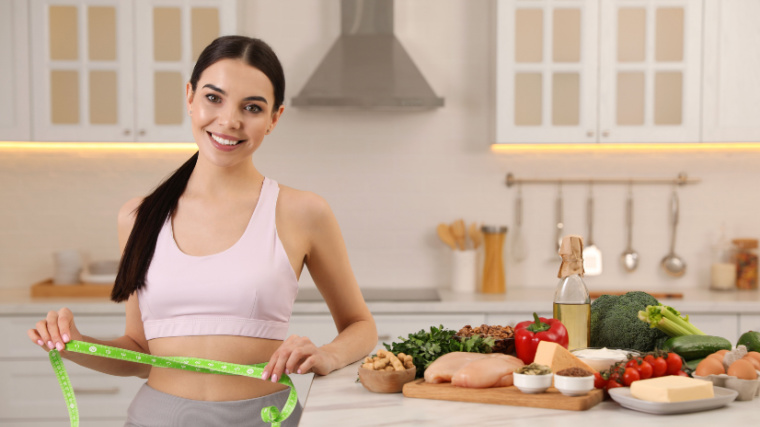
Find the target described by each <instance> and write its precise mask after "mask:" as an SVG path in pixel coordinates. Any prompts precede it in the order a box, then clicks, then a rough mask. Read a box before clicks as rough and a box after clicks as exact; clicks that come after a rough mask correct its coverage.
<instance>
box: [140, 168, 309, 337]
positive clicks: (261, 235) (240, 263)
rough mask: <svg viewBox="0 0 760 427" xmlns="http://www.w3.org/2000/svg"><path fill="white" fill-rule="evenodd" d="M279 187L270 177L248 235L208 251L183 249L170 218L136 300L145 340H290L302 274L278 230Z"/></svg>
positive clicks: (266, 180) (159, 239)
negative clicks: (201, 337)
mask: <svg viewBox="0 0 760 427" xmlns="http://www.w3.org/2000/svg"><path fill="white" fill-rule="evenodd" d="M279 193H280V188H279V186H278V185H277V182H276V181H274V180H271V179H268V178H264V183H263V185H262V187H261V194H260V195H259V201H258V202H257V204H256V208H255V209H254V211H253V215H251V220H250V221H249V222H248V226H247V227H246V229H245V232H244V233H243V236H242V237H241V238H240V240H238V241H237V242H236V243H235V244H234V245H232V247H230V248H229V249H227V250H224V251H222V252H219V253H216V254H213V255H207V256H191V255H187V254H185V253H184V252H182V251H181V250H180V249H179V247H178V246H177V243H176V241H175V240H174V235H173V231H172V226H171V218H168V219H167V220H166V222H165V223H164V226H163V228H162V229H161V232H160V233H159V235H158V239H157V241H156V251H155V253H154V254H153V260H152V261H151V264H150V267H149V269H148V273H147V276H146V281H145V282H146V283H145V287H144V288H143V289H141V290H140V291H139V292H138V301H139V304H140V311H141V315H142V320H143V325H144V329H145V338H146V339H149V340H150V339H153V338H161V337H176V336H189V335H238V336H246V337H256V338H268V339H276V340H284V339H285V338H286V336H287V333H288V323H289V321H290V315H291V313H292V311H293V301H295V299H296V294H297V293H298V279H297V278H296V275H295V272H294V271H293V267H292V266H291V265H290V261H289V260H288V256H287V254H286V253H285V249H284V248H283V246H282V242H281V241H280V238H279V237H278V235H277V228H276V225H275V207H276V205H277V196H278V195H279Z"/></svg>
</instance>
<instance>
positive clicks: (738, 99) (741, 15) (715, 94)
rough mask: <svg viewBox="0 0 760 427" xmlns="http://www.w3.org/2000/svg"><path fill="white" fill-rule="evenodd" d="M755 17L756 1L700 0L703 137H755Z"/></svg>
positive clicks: (758, 54) (758, 12)
mask: <svg viewBox="0 0 760 427" xmlns="http://www.w3.org/2000/svg"><path fill="white" fill-rule="evenodd" d="M758 17H760V2H758V1H757V0H731V1H727V0H705V27H704V59H705V60H704V85H703V86H702V103H703V104H702V112H703V114H702V117H703V123H702V139H703V140H704V141H705V142H758V141H760V120H759V118H760V79H759V78H758V76H760V50H759V49H758V46H760V25H758V22H757V21H758Z"/></svg>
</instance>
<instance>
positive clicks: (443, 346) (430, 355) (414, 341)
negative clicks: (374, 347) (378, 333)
mask: <svg viewBox="0 0 760 427" xmlns="http://www.w3.org/2000/svg"><path fill="white" fill-rule="evenodd" d="M455 335H456V331H454V330H451V329H446V328H444V327H443V325H440V326H439V327H437V328H436V327H435V326H431V327H430V332H425V330H424V329H420V331H419V332H416V333H413V334H409V336H408V337H407V338H404V337H398V338H399V339H400V340H401V342H393V343H391V344H387V343H383V346H385V349H386V350H388V351H390V352H392V353H394V354H398V353H404V354H408V355H410V356H412V360H413V361H414V366H416V367H417V378H422V376H423V375H424V374H425V369H427V367H428V366H430V364H431V363H433V362H434V361H435V360H436V359H438V358H439V357H441V356H443V355H444V354H446V353H451V352H453V351H466V352H469V353H491V351H492V350H493V346H494V339H493V337H487V338H483V337H481V336H477V335H476V336H472V337H468V338H465V337H456V336H455Z"/></svg>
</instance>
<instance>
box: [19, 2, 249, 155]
mask: <svg viewBox="0 0 760 427" xmlns="http://www.w3.org/2000/svg"><path fill="white" fill-rule="evenodd" d="M235 7H236V3H235V1H234V0H224V1H213V0H151V1H140V2H132V1H128V0H33V1H32V3H31V11H30V22H31V29H32V32H31V34H32V39H31V55H32V61H31V64H32V70H31V72H32V74H31V75H32V77H31V78H32V95H33V96H32V98H33V109H34V111H35V114H34V116H33V123H32V138H33V139H35V140H41V141H157V142H163V141H190V140H191V139H192V133H191V130H190V121H189V118H188V117H187V113H186V111H185V106H184V101H185V83H186V82H187V81H188V79H189V77H190V73H191V71H192V67H193V65H194V64H195V60H196V58H197V57H198V54H199V53H200V51H201V50H202V48H203V47H205V46H206V45H207V44H208V43H209V42H210V41H211V40H213V39H214V38H216V37H217V36H219V35H222V34H232V33H234V32H235V27H236V25H235V23H236V17H235Z"/></svg>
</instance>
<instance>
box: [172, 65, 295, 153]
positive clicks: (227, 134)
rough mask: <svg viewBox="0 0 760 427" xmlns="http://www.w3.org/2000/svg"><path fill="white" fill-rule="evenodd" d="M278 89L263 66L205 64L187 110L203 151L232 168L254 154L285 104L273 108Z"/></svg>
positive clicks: (188, 96)
mask: <svg viewBox="0 0 760 427" xmlns="http://www.w3.org/2000/svg"><path fill="white" fill-rule="evenodd" d="M273 105H274V89H273V87H272V83H271V82H270V81H269V78H267V76H266V75H265V74H264V73H262V72H261V71H260V70H259V69H257V68H255V67H252V66H250V65H248V64H246V63H245V62H243V61H241V60H238V59H222V60H220V61H217V62H215V63H214V64H212V65H211V66H209V67H208V68H206V69H205V70H204V71H203V73H202V74H201V76H200V79H199V80H198V84H197V85H196V90H195V92H193V90H192V87H191V86H190V84H189V83H188V84H187V109H188V112H189V113H190V117H191V121H192V127H193V137H194V138H195V142H196V144H198V150H199V151H200V154H201V155H202V156H204V157H205V158H207V159H209V160H211V162H212V163H214V164H216V165H218V166H232V165H234V164H237V163H239V162H241V161H243V160H245V161H250V158H251V155H252V154H253V152H254V151H256V149H257V148H259V146H260V145H261V141H262V140H263V139H264V136H265V135H267V134H268V133H270V132H271V131H272V129H274V127H275V125H276V124H277V121H278V120H279V118H280V115H281V114H282V111H283V107H282V106H280V108H279V109H278V110H277V111H273Z"/></svg>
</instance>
